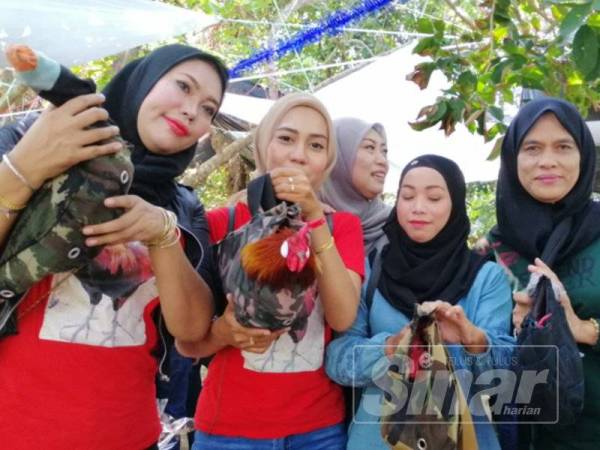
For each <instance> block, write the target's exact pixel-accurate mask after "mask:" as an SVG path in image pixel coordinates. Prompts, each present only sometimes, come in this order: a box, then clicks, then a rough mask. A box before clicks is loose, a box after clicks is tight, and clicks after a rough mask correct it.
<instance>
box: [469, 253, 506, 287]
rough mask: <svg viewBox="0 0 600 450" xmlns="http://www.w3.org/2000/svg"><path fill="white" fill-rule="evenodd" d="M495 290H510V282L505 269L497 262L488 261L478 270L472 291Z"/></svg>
mask: <svg viewBox="0 0 600 450" xmlns="http://www.w3.org/2000/svg"><path fill="white" fill-rule="evenodd" d="M494 290H501V291H504V290H509V291H510V284H509V281H508V277H507V276H506V272H505V271H504V269H503V268H502V267H501V266H500V265H499V264H497V263H495V262H492V261H487V262H486V263H484V264H483V265H482V266H481V268H480V269H479V272H477V275H476V276H475V280H474V281H473V285H472V286H471V290H470V291H471V292H473V291H475V292H480V293H481V294H485V293H486V292H489V291H494Z"/></svg>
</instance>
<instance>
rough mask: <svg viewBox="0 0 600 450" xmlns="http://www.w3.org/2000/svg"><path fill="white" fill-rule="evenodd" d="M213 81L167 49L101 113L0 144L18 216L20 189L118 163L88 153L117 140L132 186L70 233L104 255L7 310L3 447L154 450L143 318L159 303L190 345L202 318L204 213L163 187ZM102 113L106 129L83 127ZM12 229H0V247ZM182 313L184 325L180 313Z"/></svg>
mask: <svg viewBox="0 0 600 450" xmlns="http://www.w3.org/2000/svg"><path fill="white" fill-rule="evenodd" d="M226 83H227V71H226V69H225V67H224V66H223V65H222V63H221V62H220V61H219V60H218V59H216V58H215V57H214V56H212V55H209V54H207V53H204V52H201V51H199V50H197V49H195V48H192V47H189V46H185V45H168V46H164V47H161V48H159V49H157V50H155V51H153V52H152V53H150V54H149V55H148V56H146V57H144V58H141V59H138V60H136V61H133V62H131V63H129V64H128V65H127V66H125V67H124V68H123V69H122V70H121V71H120V72H119V73H117V75H116V76H115V77H114V79H113V80H112V81H111V82H110V83H109V85H108V86H107V87H106V89H105V91H104V95H105V97H106V101H105V103H104V108H105V109H102V107H101V105H102V103H103V101H104V98H103V97H102V96H101V95H97V94H90V95H85V96H80V97H76V98H74V99H72V100H70V101H68V102H66V103H65V104H64V105H62V106H61V107H58V108H56V109H53V110H49V111H46V112H44V113H43V114H42V115H41V116H40V118H39V119H38V120H36V122H35V123H34V124H33V125H32V126H31V128H30V129H29V130H28V131H27V132H25V133H23V132H22V130H19V129H17V131H18V132H16V133H14V132H13V135H15V136H16V137H19V134H24V135H23V137H22V139H21V140H20V141H19V142H18V143H16V145H15V146H14V148H13V149H12V150H11V151H10V152H9V153H8V155H9V159H10V162H11V163H12V165H13V166H14V168H16V171H15V170H13V168H11V167H9V166H8V165H7V163H6V161H5V162H3V163H2V165H0V195H1V196H2V201H3V202H4V203H6V202H10V203H11V205H15V204H16V205H22V204H25V203H26V202H27V200H28V199H29V197H30V196H31V194H32V189H30V187H32V188H33V189H35V188H37V187H39V186H41V185H42V183H43V182H44V181H45V180H47V179H49V178H53V177H54V176H56V175H58V174H60V173H62V172H64V171H65V170H66V169H67V168H68V167H70V166H71V165H74V164H76V163H78V162H79V161H81V160H84V159H88V158H93V157H95V156H98V155H100V154H106V153H110V152H115V151H118V150H119V149H120V148H119V146H115V145H114V144H104V145H102V144H97V142H98V141H99V140H100V139H105V138H108V137H111V136H113V135H115V134H116V133H117V132H118V131H119V129H120V132H121V135H122V136H123V137H124V138H125V139H126V140H127V141H129V142H130V143H131V144H132V146H133V149H132V161H133V163H134V166H135V174H134V179H133V184H132V188H131V190H130V193H129V195H126V196H121V197H113V198H109V199H106V201H105V204H106V206H107V207H112V208H120V209H122V211H123V214H122V215H121V216H120V217H119V218H118V219H116V220H113V221H111V222H107V223H104V224H99V225H93V226H87V227H85V228H84V229H83V232H84V234H86V235H87V236H88V238H87V240H86V243H87V245H90V246H94V245H104V248H103V250H102V251H101V252H100V254H99V256H98V257H97V258H96V259H94V261H93V262H92V263H90V264H89V265H88V266H86V267H84V268H83V269H81V270H79V271H77V273H75V274H74V275H73V274H58V275H53V276H50V277H47V278H45V279H44V280H42V281H40V282H39V283H37V284H36V285H34V286H33V287H32V288H31V289H30V290H29V291H28V293H27V294H26V295H25V296H24V298H23V300H22V301H21V302H20V304H19V309H18V316H19V334H17V335H13V336H9V337H6V338H5V339H4V340H2V341H0V364H1V365H2V367H1V370H0V386H2V391H3V395H2V400H0V408H2V410H3V411H10V413H9V414H6V415H5V417H4V418H3V420H2V421H1V423H2V424H1V425H0V435H2V436H3V445H4V446H6V447H7V448H12V449H25V448H35V447H37V446H38V445H39V442H40V439H41V442H43V444H44V447H45V448H52V449H53V448H65V447H68V448H87V449H117V448H127V449H143V448H149V447H150V448H155V443H156V442H157V440H158V436H159V433H160V421H159V418H158V415H157V409H156V402H155V385H154V381H155V373H156V371H157V369H158V364H157V361H156V359H155V358H154V357H153V351H154V350H155V348H156V347H157V345H158V341H159V333H158V329H157V326H156V325H155V324H154V321H153V320H152V316H153V315H154V313H155V312H156V311H157V306H158V305H159V301H160V306H161V309H162V313H163V315H164V318H165V321H166V322H167V325H168V326H169V329H170V331H171V332H172V333H173V334H174V335H177V334H178V333H179V332H181V331H182V330H184V331H185V332H186V334H187V335H189V333H197V334H198V335H199V336H200V337H201V336H202V334H203V333H205V332H206V330H207V329H208V326H209V323H210V318H211V316H212V311H213V307H212V302H211V294H210V290H209V289H208V287H207V285H206V283H205V282H204V281H203V280H202V278H201V277H200V276H199V275H198V272H199V273H200V274H205V273H207V268H206V263H207V261H208V258H205V257H204V256H205V255H204V251H205V249H206V248H207V245H206V243H207V240H208V239H207V229H206V223H205V220H204V211H203V208H202V205H201V204H200V203H199V201H198V200H197V198H196V196H195V194H194V193H193V191H191V190H190V189H188V188H185V187H184V186H181V185H179V184H177V183H176V182H175V177H177V176H178V175H180V174H181V173H183V171H184V170H185V168H186V166H187V165H188V163H189V162H190V161H191V158H192V156H193V154H194V149H195V146H196V143H197V141H198V139H199V138H200V137H201V136H202V135H204V134H206V133H207V132H208V131H209V127H210V123H211V121H212V119H213V118H214V116H215V114H216V113H217V111H218V109H219V107H220V104H221V100H222V98H223V94H224V91H225V87H226ZM109 115H110V117H111V119H112V120H113V121H114V122H115V123H116V125H118V127H119V129H117V128H116V127H110V126H108V127H101V128H98V129H92V130H89V129H87V127H88V126H89V125H92V124H93V123H95V122H96V121H98V120H104V119H106V118H107V117H108V116H109ZM19 174H20V175H21V176H19ZM21 177H22V178H21ZM11 209H16V208H11ZM12 223H13V218H12V217H10V215H7V217H6V218H4V217H3V222H2V224H0V236H3V235H5V234H6V233H7V232H8V230H10V226H11V225H12ZM180 243H183V244H184V247H185V249H184V248H183V247H182V245H180ZM49 293H50V295H49ZM159 295H160V298H159ZM190 308H191V309H192V310H194V311H195V314H193V315H192V314H190V315H187V314H186V315H182V314H181V312H180V311H182V310H183V311H189V310H190ZM192 317H193V318H195V319H194V320H193V319H192ZM190 330H192V331H190ZM7 439H8V441H7Z"/></svg>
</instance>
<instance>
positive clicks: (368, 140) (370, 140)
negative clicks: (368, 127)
mask: <svg viewBox="0 0 600 450" xmlns="http://www.w3.org/2000/svg"><path fill="white" fill-rule="evenodd" d="M362 141H363V142H371V143H373V144H377V142H375V140H373V139H371V138H364V139H363V140H362Z"/></svg>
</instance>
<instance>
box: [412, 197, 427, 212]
mask: <svg viewBox="0 0 600 450" xmlns="http://www.w3.org/2000/svg"><path fill="white" fill-rule="evenodd" d="M424 212H425V200H424V199H423V198H421V196H420V195H417V196H416V197H415V198H414V200H413V204H412V213H413V214H423V213H424Z"/></svg>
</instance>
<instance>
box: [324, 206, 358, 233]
mask: <svg viewBox="0 0 600 450" xmlns="http://www.w3.org/2000/svg"><path fill="white" fill-rule="evenodd" d="M331 217H332V219H333V225H334V227H337V226H340V227H344V228H345V229H357V230H358V231H360V230H362V228H361V224H360V218H359V217H358V216H357V215H355V214H352V213H349V212H346V211H339V212H334V213H333V214H332V215H331ZM334 231H335V228H334Z"/></svg>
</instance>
